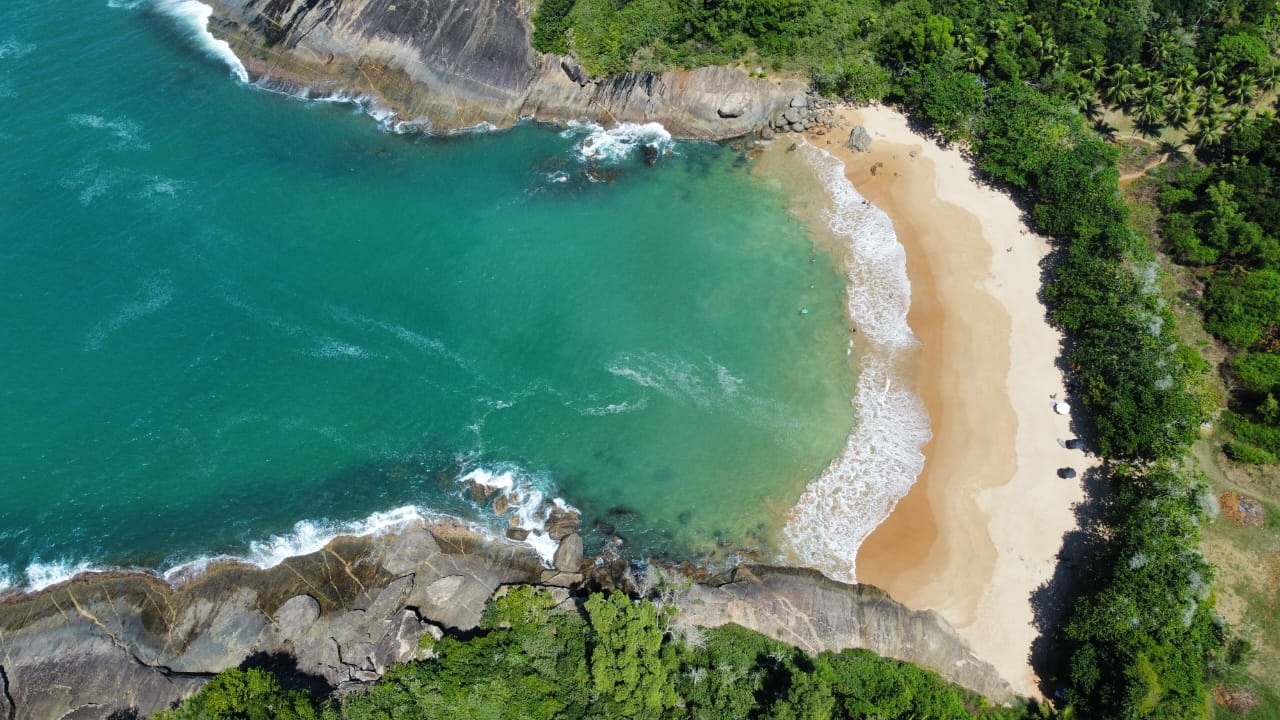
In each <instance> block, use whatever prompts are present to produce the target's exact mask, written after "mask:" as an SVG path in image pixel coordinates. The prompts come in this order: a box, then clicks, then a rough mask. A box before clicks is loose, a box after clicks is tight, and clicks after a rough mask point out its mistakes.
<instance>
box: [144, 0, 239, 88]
mask: <svg viewBox="0 0 1280 720" xmlns="http://www.w3.org/2000/svg"><path fill="white" fill-rule="evenodd" d="M155 8H156V9H157V10H159V11H160V12H162V13H164V14H166V15H168V16H169V17H171V18H173V19H174V20H177V21H178V23H179V24H180V25H181V26H182V28H183V29H184V30H185V31H186V33H187V36H188V37H189V38H191V40H192V41H193V42H194V43H195V44H196V45H197V46H198V47H199V48H200V49H201V50H203V51H204V53H205V54H206V55H208V56H209V57H211V58H213V59H215V60H221V61H222V62H224V63H226V65H227V67H228V68H230V69H231V74H232V75H234V76H235V78H236V79H237V80H239V81H240V82H242V83H247V82H249V71H248V70H245V67H244V63H242V62H240V58H238V57H236V54H235V53H234V52H232V51H231V46H230V45H228V44H227V41H226V40H219V39H218V38H216V37H214V36H213V34H212V33H210V32H209V17H210V16H211V15H213V8H212V7H210V6H208V5H205V4H204V3H202V2H196V0H156V2H155Z"/></svg>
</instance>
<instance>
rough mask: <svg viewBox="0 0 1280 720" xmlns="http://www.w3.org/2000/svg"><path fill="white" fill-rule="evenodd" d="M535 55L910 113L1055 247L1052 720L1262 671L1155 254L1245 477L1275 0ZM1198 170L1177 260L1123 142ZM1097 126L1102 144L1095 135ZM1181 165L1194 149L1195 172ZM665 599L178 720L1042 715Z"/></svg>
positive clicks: (542, 616) (1182, 175)
mask: <svg viewBox="0 0 1280 720" xmlns="http://www.w3.org/2000/svg"><path fill="white" fill-rule="evenodd" d="M534 28H535V31H534V44H535V46H536V47H537V48H538V49H539V50H542V51H547V52H558V53H567V54H571V55H573V56H574V57H575V58H577V60H578V61H579V62H580V63H581V64H582V66H583V67H584V68H585V69H586V70H587V72H589V73H590V74H592V75H596V76H600V75H606V74H610V73H616V72H621V71H626V70H633V69H659V68H667V67H690V66H695V65H704V64H736V63H742V64H744V65H745V66H746V67H747V68H748V69H749V70H751V71H752V72H765V71H770V72H779V71H780V72H787V73H804V74H806V75H807V76H808V77H809V78H810V79H811V81H812V83H813V86H814V88H815V89H816V90H817V91H819V92H821V93H824V94H827V95H832V96H839V97H842V98H845V99H848V100H852V101H871V100H880V101H886V102H892V103H897V104H900V105H902V106H903V107H905V108H906V109H907V110H908V111H909V112H910V113H911V114H912V116H913V118H914V119H915V120H917V121H919V122H920V123H922V124H924V125H926V126H928V127H929V128H930V129H931V131H932V132H934V133H936V135H937V136H938V137H940V138H941V139H943V140H944V141H947V142H954V143H961V144H963V146H964V147H966V148H967V149H968V151H969V152H970V153H971V154H972V156H973V159H974V161H975V163H976V165H977V167H978V169H979V171H980V172H981V173H982V175H983V176H984V177H985V178H986V179H987V180H989V181H990V182H993V183H995V184H998V185H1000V186H1002V187H1004V188H1006V189H1008V190H1009V191H1010V192H1012V193H1013V194H1014V195H1015V196H1016V197H1017V198H1018V199H1019V200H1020V201H1021V202H1022V203H1023V204H1024V206H1025V207H1026V208H1027V211H1028V214H1029V217H1030V219H1031V221H1032V222H1033V223H1034V224H1035V225H1036V226H1037V228H1038V229H1039V230H1040V231H1042V232H1043V233H1045V234H1047V235H1049V236H1051V237H1052V238H1053V240H1054V243H1055V251H1056V252H1055V254H1054V256H1053V259H1052V261H1053V264H1052V267H1051V270H1050V275H1049V278H1048V281H1047V284H1046V287H1045V290H1044V297H1045V300H1046V302H1047V304H1048V306H1049V308H1050V312H1051V315H1052V318H1053V320H1054V321H1055V322H1056V323H1057V324H1058V325H1059V326H1060V327H1062V328H1063V329H1064V330H1065V331H1067V335H1068V338H1069V340H1068V346H1067V347H1066V349H1065V355H1064V360H1065V362H1066V364H1067V366H1068V367H1069V370H1070V381H1071V383H1072V385H1073V387H1074V395H1075V397H1076V398H1078V399H1079V400H1080V401H1081V402H1082V403H1083V405H1084V406H1085V408H1086V409H1087V411H1088V416H1089V418H1090V421H1091V422H1092V423H1093V425H1094V430H1095V432H1094V433H1093V434H1094V438H1095V441H1094V442H1095V446H1096V449H1097V450H1098V451H1099V453H1100V454H1101V455H1103V457H1104V458H1105V459H1106V460H1107V462H1106V464H1105V467H1104V472H1105V474H1106V479H1107V481H1108V483H1109V486H1110V488H1111V492H1110V493H1109V495H1108V497H1107V498H1105V500H1104V502H1103V512H1102V517H1101V518H1100V519H1099V520H1098V522H1097V524H1096V525H1095V526H1092V527H1089V528H1087V531H1088V533H1089V535H1090V537H1091V539H1092V540H1093V542H1092V543H1091V547H1092V548H1093V549H1092V550H1091V551H1090V554H1089V556H1088V557H1086V558H1085V566H1086V567H1088V569H1089V570H1088V572H1087V573H1083V574H1082V577H1081V578H1080V580H1079V582H1078V584H1077V587H1076V589H1075V590H1074V591H1073V595H1072V597H1070V598H1067V602H1068V604H1069V611H1068V612H1067V615H1066V619H1065V620H1064V622H1063V623H1062V624H1061V626H1060V627H1058V628H1057V629H1056V630H1055V631H1053V632H1052V633H1051V637H1050V638H1049V640H1050V642H1051V644H1052V646H1053V649H1054V652H1053V655H1054V657H1056V658H1057V661H1058V662H1057V663H1056V665H1057V666H1056V668H1049V670H1050V671H1051V674H1050V675H1049V676H1048V677H1046V678H1044V679H1045V681H1046V685H1047V687H1046V690H1048V692H1049V694H1050V695H1051V696H1053V697H1054V700H1055V702H1056V703H1057V705H1058V707H1057V710H1056V711H1057V712H1058V713H1060V715H1061V716H1062V717H1080V718H1108V719H1117V720H1124V719H1129V718H1169V719H1173V718H1200V717H1207V716H1209V714H1210V713H1211V712H1212V711H1211V709H1210V707H1211V706H1210V702H1209V700H1208V698H1207V688H1208V687H1210V686H1211V684H1212V683H1213V682H1215V678H1220V677H1221V676H1222V675H1223V674H1224V673H1227V672H1230V671H1231V669H1232V666H1233V665H1236V664H1238V663H1239V662H1240V661H1241V658H1242V657H1243V656H1244V655H1245V654H1247V643H1244V642H1242V641H1240V640H1239V639H1233V638H1232V637H1231V633H1230V630H1229V628H1228V627H1227V626H1226V623H1225V622H1224V621H1223V620H1222V619H1221V617H1220V616H1219V615H1218V614H1217V613H1216V612H1215V609H1214V593H1213V590H1212V582H1213V569H1212V568H1211V567H1210V565H1209V564H1208V563H1207V562H1206V561H1205V560H1204V558H1203V557H1202V555H1201V553H1200V549H1199V541H1200V534H1199V529H1200V527H1201V525H1202V524H1203V523H1204V522H1205V521H1206V518H1207V515H1208V514H1209V513H1210V512H1211V511H1212V502H1211V499H1210V498H1209V494H1208V492H1207V488H1206V486H1205V482H1204V480H1203V477H1202V476H1201V475H1200V474H1199V473H1198V472H1197V471H1195V470H1194V469H1193V468H1192V466H1191V464H1190V463H1188V462H1187V460H1186V456H1187V453H1188V449H1189V447H1190V445H1191V444H1192V442H1194V441H1195V440H1196V439H1197V437H1198V436H1199V430H1200V427H1201V424H1202V423H1203V422H1205V421H1206V420H1209V419H1210V418H1211V417H1212V416H1213V413H1214V411H1215V409H1216V408H1214V407H1213V406H1212V403H1211V402H1210V401H1209V400H1207V399H1206V398H1207V394H1206V393H1205V392H1204V387H1205V383H1206V378H1207V377H1208V375H1209V373H1211V372H1214V371H1218V370H1219V369H1215V368H1212V367H1210V366H1209V365H1208V364H1207V363H1206V362H1205V361H1204V360H1203V359H1202V357H1201V356H1200V355H1199V354H1198V353H1197V352H1196V351H1195V350H1194V349H1192V348H1191V347H1189V346H1188V345H1187V344H1185V343H1184V342H1183V341H1182V340H1181V339H1180V337H1179V335H1178V333H1177V328H1176V326H1175V321H1174V316H1173V314H1172V312H1171V310H1170V307H1169V305H1170V302H1171V298H1168V297H1166V293H1165V291H1164V289H1163V286H1162V277H1161V273H1160V271H1159V263H1158V258H1157V256H1156V251H1157V250H1163V251H1164V252H1166V253H1167V254H1168V255H1169V256H1170V257H1171V258H1173V259H1174V260H1175V261H1176V262H1178V263H1181V264H1184V265H1186V266H1188V267H1191V268H1192V269H1193V270H1194V272H1195V274H1196V277H1198V278H1199V279H1200V281H1201V283H1202V291H1201V292H1199V293H1198V294H1197V295H1196V297H1194V298H1191V300H1192V301H1194V302H1195V303H1197V304H1198V305H1199V307H1200V308H1201V310H1202V311H1203V317H1204V323H1205V327H1206V328H1207V330H1208V331H1209V332H1211V333H1212V334H1213V335H1214V336H1216V337H1217V338H1218V339H1219V340H1220V341H1221V342H1222V343H1224V344H1225V346H1226V347H1227V348H1228V349H1229V351H1230V355H1229V360H1228V362H1227V363H1226V366H1225V367H1224V368H1221V369H1220V371H1222V372H1224V373H1225V374H1226V376H1227V380H1228V381H1229V385H1230V387H1231V388H1232V397H1231V403H1230V405H1231V407H1230V408H1229V410H1228V411H1227V412H1226V413H1224V414H1223V423H1224V424H1225V425H1226V426H1227V428H1228V429H1229V430H1231V432H1232V434H1233V439H1232V440H1230V441H1229V442H1228V443H1227V446H1226V448H1225V450H1226V452H1227V454H1228V456H1229V457H1231V458H1232V459H1233V460H1235V461H1238V462H1244V463H1274V462H1276V461H1277V457H1280V401H1278V399H1277V398H1278V397H1280V199H1278V198H1277V195H1276V190H1275V189H1274V188H1276V187H1278V186H1280V121H1278V120H1277V119H1276V118H1275V115H1274V111H1273V105H1274V102H1275V96H1274V93H1275V91H1276V89H1277V85H1278V84H1280V61H1278V59H1277V52H1276V48H1277V42H1278V38H1280V10H1278V9H1277V3H1276V2H1274V0H965V1H963V2H962V1H961V0H902V1H900V2H887V1H885V0H541V2H540V3H539V4H538V6H537V8H536V11H535V14H534ZM1117 113H1119V116H1121V117H1124V118H1126V119H1127V120H1128V121H1130V122H1131V123H1132V126H1133V129H1132V133H1133V136H1135V137H1136V136H1137V135H1138V134H1141V135H1143V136H1146V137H1151V138H1157V139H1158V140H1159V141H1160V142H1163V143H1165V144H1168V145H1170V147H1169V148H1168V151H1169V154H1170V155H1171V156H1177V155H1182V158H1181V159H1180V160H1177V161H1176V162H1171V163H1169V164H1167V165H1166V166H1165V167H1164V168H1162V169H1161V175H1160V177H1161V189H1160V191H1159V193H1158V205H1159V208H1160V210H1161V212H1162V216H1161V218H1160V221H1159V238H1158V242H1159V245H1160V246H1159V247H1158V248H1153V247H1152V245H1151V244H1150V243H1149V242H1148V241H1147V239H1146V238H1145V237H1143V236H1142V235H1141V234H1140V233H1139V232H1138V231H1136V230H1135V228H1134V227H1133V224H1132V222H1131V220H1130V217H1129V210H1128V209H1127V206H1126V204H1125V203H1124V201H1123V197H1122V195H1121V193H1120V190H1119V180H1120V174H1119V170H1118V167H1117V156H1118V150H1117V148H1116V146H1115V144H1114V142H1113V141H1114V140H1115V129H1114V128H1110V129H1108V127H1107V125H1106V123H1105V121H1104V115H1107V114H1110V115H1111V116H1115V115H1116V114H1117ZM1100 130H1101V131H1100ZM1180 147H1181V150H1180ZM670 622H671V618H670V617H669V616H668V615H666V614H664V612H663V611H661V610H660V609H659V608H657V607H656V606H654V605H653V604H651V603H647V602H633V601H629V600H627V599H625V598H623V597H621V596H617V595H615V596H611V597H604V596H595V597H592V598H591V599H590V600H589V601H588V602H587V603H586V604H585V607H584V608H583V609H582V612H581V613H579V612H572V611H562V610H556V609H553V608H551V607H550V601H549V600H548V599H547V597H546V596H544V595H541V594H538V593H533V592H531V591H527V590H517V591H515V592H512V593H511V594H510V595H508V596H507V598H506V599H503V600H500V601H497V602H495V603H494V604H493V606H492V607H491V608H490V610H489V614H488V615H487V616H486V620H485V624H484V626H483V628H482V630H481V631H480V632H479V633H478V634H477V635H476V636H475V637H470V638H467V639H461V638H446V639H444V640H442V641H440V642H439V643H438V644H437V645H436V646H435V647H433V648H430V651H431V652H432V653H433V654H434V656H433V657H432V658H431V659H428V660H423V661H421V662H414V663H408V664H405V665H403V666H400V667H397V668H395V669H394V670H393V671H392V672H390V673H389V674H388V675H387V676H386V677H385V678H384V679H383V680H382V681H381V682H379V683H378V684H377V686H375V687H374V688H373V690H372V691H370V692H369V693H367V694H353V695H350V696H348V697H347V698H346V699H345V700H344V701H343V702H342V703H341V704H330V703H329V701H325V702H320V701H318V700H316V699H315V698H312V697H310V696H308V695H306V694H305V693H300V692H296V691H286V690H282V689H281V688H280V686H279V684H278V683H277V682H276V681H275V680H274V679H273V678H272V677H271V676H269V675H266V674H264V673H261V672H260V671H255V670H247V671H243V670H235V671H230V672H229V673H227V674H225V675H224V676H220V677H219V678H218V679H217V680H215V681H214V682H213V683H211V684H210V685H209V686H208V687H207V688H206V689H205V691H204V692H202V693H201V694H200V695H198V696H196V697H195V698H193V699H192V700H190V701H188V703H187V704H186V705H184V706H183V707H182V708H179V709H177V710H175V711H173V712H171V713H170V714H168V715H167V716H166V717H167V718H170V719H171V720H178V719H180V718H224V717H225V718H230V717H255V718H256V717H286V718H293V717H296V718H309V717H345V718H362V719H363V718H409V717H415V718H416V717H422V718H432V717H494V718H503V717H513V718H515V717H519V718H539V717H547V718H551V717H570V718H571V717H653V718H660V717H693V718H730V717H735V718H737V717H741V718H830V717H841V718H846V717H847V718H962V717H997V718H1003V717H1011V718H1012V717H1034V716H1036V715H1037V714H1038V713H1040V712H1041V710H1040V709H1038V708H1030V707H1029V708H1007V709H992V708H987V707H984V705H983V704H982V703H981V702H980V701H979V700H978V699H977V698H974V697H972V696H969V695H967V694H965V693H964V692H963V691H960V690H958V689H956V688H954V687H952V686H948V685H946V684H945V683H943V682H942V681H940V680H939V679H938V678H937V677H935V676H933V675H931V674H929V673H927V672H924V671H922V670H919V669H917V668H914V667H911V666H907V665H903V664H901V663H896V662H893V661H888V660H882V659H879V658H876V657H874V656H872V655H870V654H869V653H865V652H856V651H849V652H845V653H840V654H830V653H827V654H823V655H819V656H816V657H810V656H807V655H805V654H803V653H801V652H799V651H797V650H795V649H793V648H789V647H786V646H784V645H781V644H778V643H774V642H772V641H769V640H767V639H765V638H762V637H761V636H758V635H754V634H752V633H748V632H746V631H744V630H741V629H736V628H723V629H718V630H711V631H706V632H705V633H696V632H695V633H692V634H689V633H685V632H673V631H671V627H670V625H669V623H670Z"/></svg>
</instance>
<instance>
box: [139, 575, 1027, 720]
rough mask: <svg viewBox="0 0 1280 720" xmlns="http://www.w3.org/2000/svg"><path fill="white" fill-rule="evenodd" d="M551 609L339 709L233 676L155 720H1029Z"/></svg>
mask: <svg viewBox="0 0 1280 720" xmlns="http://www.w3.org/2000/svg"><path fill="white" fill-rule="evenodd" d="M554 605H555V601H554V600H553V599H552V598H551V596H550V595H549V594H547V593H546V592H544V591H539V590H534V589H532V588H529V587H516V588H512V589H511V591H510V592H508V593H507V594H506V595H504V596H503V597H501V598H498V599H496V600H494V601H492V602H491V603H490V604H489V606H488V608H486V612H485V616H484V620H483V622H482V623H481V628H480V631H479V633H478V634H477V635H476V636H475V637H472V638H470V639H467V640H463V639H459V638H452V637H446V638H444V639H442V640H441V641H440V642H439V643H437V644H436V646H435V647H434V651H435V653H436V656H435V657H434V658H432V659H430V660H424V661H420V662H408V663H403V664H400V665H397V666H394V667H392V668H390V670H389V671H388V672H387V674H386V676H384V677H383V679H382V680H381V681H379V682H378V683H377V684H376V685H375V686H374V687H373V688H372V689H370V690H369V691H368V692H366V693H353V694H350V695H347V696H346V697H344V698H343V701H342V703H341V704H340V705H332V704H326V703H321V702H319V701H316V700H314V699H312V698H310V697H308V696H306V695H303V694H301V693H284V692H282V691H281V690H280V687H279V684H278V683H277V682H276V681H275V679H274V678H272V677H271V676H270V675H268V674H266V673H264V672H262V671H260V670H249V671H241V670H228V671H226V672H224V673H222V674H220V675H218V676H217V677H216V678H214V680H213V681H212V682H210V683H209V685H207V686H206V687H205V688H204V689H203V690H202V691H200V692H199V693H198V694H196V695H195V696H193V697H192V698H190V699H188V700H187V701H186V702H185V703H183V705H182V706H181V707H180V708H178V709H177V710H174V711H171V712H168V713H164V714H163V715H161V716H160V720H182V719H185V718H192V719H195V718H200V719H201V720H232V719H241V718H252V719H254V720H256V719H257V718H288V719H289V720H292V719H293V718H298V719H299V720H302V719H305V718H324V719H326V720H327V719H330V718H332V719H334V720H336V719H337V718H344V719H346V720H390V719H392V718H396V719H399V718H405V719H409V718H413V719H415V720H433V719H435V718H440V719H442V720H443V719H445V718H449V719H453V718H495V719H497V718H510V719H511V720H534V719H537V718H568V719H572V718H653V719H658V718H681V719H683V718H695V719H706V720H712V719H714V718H761V719H762V720H765V719H767V720H800V719H808V718H812V719H814V720H818V719H819V718H824V719H825V718H850V719H853V718H858V719H862V718H883V719H884V720H899V719H900V720H914V719H916V718H930V719H931V720H961V719H966V718H992V719H997V720H1013V719H1014V718H1027V717H1033V716H1034V715H1029V714H1028V713H1029V712H1034V711H1033V710H1028V709H1024V708H990V707H987V706H986V703H985V702H984V701H983V700H982V699H981V698H979V697H977V696H975V695H973V694H972V693H969V692H966V691H964V690H963V689H961V688H958V687H956V686H954V685H949V684H947V683H945V682H943V681H942V680H941V679H940V678H939V677H938V676H937V675H934V674H933V673H931V672H928V671H926V670H922V669H920V668H918V667H915V666H912V665H908V664H905V663H900V662H897V661H893V660H886V659H884V658H881V657H878V656H876V655H874V654H873V653H870V652H867V651H863V650H850V651H845V652H842V653H829V652H828V653H822V654H820V655H817V656H811V655H807V654H805V653H804V652H801V651H799V650H797V649H795V648H792V647H789V646H786V645H783V644H781V643H778V642H775V641H773V640H770V639H768V638H766V637H764V636H763V635H760V634H758V633H754V632H750V631H748V630H744V629H743V628H741V627H737V626H727V627H723V628H717V629H714V630H708V631H705V633H694V634H692V635H690V634H682V638H681V639H677V638H675V637H673V636H672V635H671V634H669V633H667V632H665V631H664V629H663V625H664V624H665V623H667V622H669V621H670V620H671V619H672V617H673V616H672V613H671V611H670V610H662V609H659V607H658V606H656V605H654V604H653V603H651V602H648V601H643V600H642V601H632V600H630V599H628V598H627V597H626V596H624V595H620V594H613V595H609V596H605V595H600V594H596V595H593V596H591V598H590V599H588V600H587V602H586V603H585V605H584V606H583V610H584V611H585V614H586V617H583V615H582V614H581V613H580V612H578V611H576V610H573V609H569V610H563V609H557V608H556V607H554Z"/></svg>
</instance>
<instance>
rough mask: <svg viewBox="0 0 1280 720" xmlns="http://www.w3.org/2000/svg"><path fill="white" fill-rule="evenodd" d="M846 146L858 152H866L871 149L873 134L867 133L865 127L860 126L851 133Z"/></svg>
mask: <svg viewBox="0 0 1280 720" xmlns="http://www.w3.org/2000/svg"><path fill="white" fill-rule="evenodd" d="M845 144H846V145H848V146H849V147H850V148H852V149H854V150H857V151H858V152H866V151H867V150H869V149H871V133H869V132H867V129H866V128H865V127H863V126H861V125H858V126H857V127H855V128H854V129H853V130H852V131H850V133H849V140H848V142H846V143H845Z"/></svg>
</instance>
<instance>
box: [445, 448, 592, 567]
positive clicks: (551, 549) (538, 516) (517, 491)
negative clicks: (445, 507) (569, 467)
mask: <svg viewBox="0 0 1280 720" xmlns="http://www.w3.org/2000/svg"><path fill="white" fill-rule="evenodd" d="M459 480H460V481H461V482H463V483H470V484H473V485H479V486H480V487H482V488H485V489H486V490H489V491H491V492H494V493H496V494H498V495H506V496H507V498H508V500H509V503H508V508H509V509H508V510H507V512H506V513H505V514H504V517H505V518H506V519H507V523H508V525H509V526H511V527H516V528H520V529H522V530H527V531H528V532H529V535H528V537H527V538H526V539H525V540H524V542H525V543H526V544H527V545H529V546H530V547H532V548H533V549H534V550H535V551H536V552H537V553H538V555H539V556H540V557H541V558H542V561H543V562H544V563H546V564H547V565H548V566H550V565H551V562H552V559H553V558H554V557H555V554H556V547H557V545H558V543H557V542H556V541H555V540H552V539H551V536H549V535H547V533H546V522H547V520H548V518H549V517H550V514H551V510H552V508H556V507H558V508H561V509H564V510H574V511H575V512H576V509H575V508H573V507H572V506H570V505H568V504H566V503H565V501H564V500H563V499H561V498H558V497H548V495H549V492H548V491H547V489H546V487H545V485H546V483H544V482H540V481H539V480H538V479H537V478H535V477H532V476H531V475H529V474H528V473H526V472H524V471H523V470H521V469H520V468H518V467H516V466H514V465H500V466H497V467H494V468H492V469H490V468H485V467H477V468H475V469H473V470H471V471H470V472H467V473H466V474H465V475H463V476H462V477H461V478H459Z"/></svg>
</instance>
